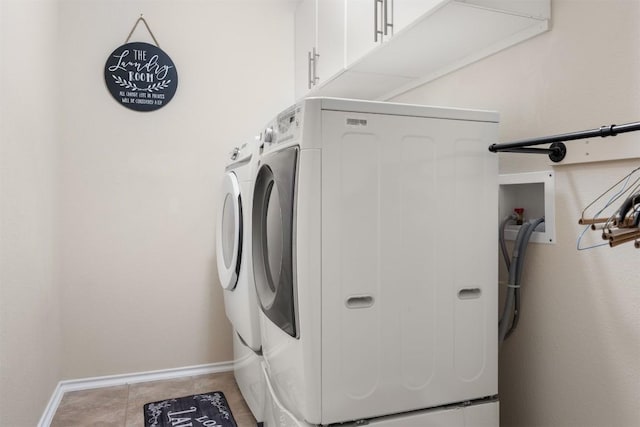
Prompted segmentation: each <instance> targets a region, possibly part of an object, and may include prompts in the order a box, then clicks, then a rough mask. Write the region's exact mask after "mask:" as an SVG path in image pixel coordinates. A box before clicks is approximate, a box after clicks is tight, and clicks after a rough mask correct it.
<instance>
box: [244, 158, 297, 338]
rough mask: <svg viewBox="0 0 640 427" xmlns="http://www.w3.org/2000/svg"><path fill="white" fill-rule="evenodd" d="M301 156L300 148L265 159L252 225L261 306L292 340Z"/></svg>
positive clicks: (260, 172) (255, 199) (257, 184)
mask: <svg viewBox="0 0 640 427" xmlns="http://www.w3.org/2000/svg"><path fill="white" fill-rule="evenodd" d="M297 157H298V148H297V147H289V148H286V149H283V150H282V151H277V152H274V153H270V154H267V155H265V156H263V157H262V166H260V169H259V170H258V174H257V176H256V180H255V187H254V189H253V208H252V222H251V230H252V243H251V248H252V255H253V256H252V259H253V276H254V281H255V286H256V294H257V295H258V301H259V303H260V307H261V309H262V311H263V312H264V313H265V314H266V315H267V317H268V318H269V319H271V321H272V322H273V323H275V324H276V326H278V327H279V328H280V329H282V330H283V331H285V332H286V333H287V334H289V335H291V336H292V337H297V336H298V328H297V322H296V312H297V307H296V295H295V285H294V267H293V252H294V248H293V244H294V242H293V234H294V232H293V228H294V210H295V185H296V183H295V177H296V165H297Z"/></svg>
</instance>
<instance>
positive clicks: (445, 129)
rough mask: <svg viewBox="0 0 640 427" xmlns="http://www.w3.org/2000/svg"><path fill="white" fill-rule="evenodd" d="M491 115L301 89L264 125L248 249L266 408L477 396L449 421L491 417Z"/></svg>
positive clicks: (304, 415)
mask: <svg viewBox="0 0 640 427" xmlns="http://www.w3.org/2000/svg"><path fill="white" fill-rule="evenodd" d="M497 126H498V115H497V113H494V112H487V111H478V110H462V109H451V108H440V107H426V106H418V105H406V104H396V103H383V102H371V101H357V100H344V99H335V98H307V99H305V100H303V101H302V102H300V103H299V104H296V105H294V106H293V107H291V108H290V109H288V110H286V111H284V112H282V113H281V114H279V115H278V116H277V118H276V119H275V120H273V121H272V122H271V123H270V124H269V125H268V126H267V127H266V128H265V129H264V130H263V132H262V137H261V138H262V139H261V142H262V148H261V152H260V155H259V157H258V163H257V173H256V178H255V186H254V195H253V205H252V210H253V212H252V216H251V217H252V234H253V245H252V261H253V273H254V280H255V286H256V292H257V296H258V303H259V306H260V328H261V337H262V351H263V357H264V372H265V378H266V379H267V381H268V384H269V387H268V390H267V393H271V394H270V396H269V397H268V398H267V405H269V404H270V402H277V403H278V404H277V405H276V404H271V406H272V411H275V412H278V411H281V410H280V409H278V408H279V407H282V408H284V409H285V410H286V411H287V412H286V414H287V416H290V417H292V418H293V419H295V420H297V421H298V422H300V423H304V424H302V425H307V424H310V425H328V424H332V423H345V422H354V423H360V424H362V423H365V422H367V423H373V422H374V421H375V422H376V423H378V425H380V426H383V425H387V424H385V423H391V424H388V425H405V424H402V422H409V419H408V418H407V419H405V420H404V421H389V420H390V419H391V418H393V419H395V420H397V419H398V417H400V418H401V417H405V416H407V417H408V416H410V414H414V415H412V416H415V414H416V413H417V412H416V411H418V412H419V411H442V410H445V409H446V408H449V409H446V410H449V411H451V410H453V411H460V410H462V409H460V408H464V407H467V406H473V407H474V408H475V409H474V410H473V411H470V410H467V411H466V412H464V410H463V411H462V412H456V414H462V413H464V414H466V415H465V416H463V417H460V416H458V417H454V418H453V419H459V420H462V421H460V422H458V423H457V424H456V423H454V424H451V426H460V427H462V426H467V425H469V426H471V425H483V426H485V425H486V426H489V425H491V426H497V425H498V411H497V406H498V402H497V392H498V366H497V362H498V341H497V327H496V325H497V322H498V314H497V313H498V297H497V292H498V290H497V283H498V280H497V276H498V272H497V266H498V260H497V251H496V250H495V248H496V247H497V246H496V245H497V237H496V236H497V233H495V230H494V227H493V224H494V222H495V221H494V220H495V217H496V209H497V206H498V194H497V189H498V185H497V176H498V170H497V158H496V156H494V155H491V153H489V152H488V150H487V146H488V145H489V144H490V143H492V142H493V141H496V140H497V137H498V128H497ZM451 408H455V409H451ZM484 408H488V409H484ZM267 411H268V410H265V413H266V412H267ZM425 413H426V412H425ZM476 413H478V414H480V413H481V414H483V417H484V418H483V419H482V420H480V419H479V418H478V420H476V421H477V423H476V424H474V422H476V421H474V420H473V419H472V418H473V417H474V415H473V414H476ZM425 416H426V415H425ZM478 417H479V416H478ZM468 418H471V419H470V420H469V419H468ZM401 419H402V418H401ZM434 419H435V418H434ZM425 420H427V418H424V419H418V421H415V419H414V421H415V423H414V424H413V425H419V424H420V423H421V422H426V421H425ZM465 420H467V421H465ZM393 422H395V423H396V424H393ZM398 423H400V424H398ZM416 423H417V424H416ZM406 425H411V423H409V424H406ZM423 425H424V424H423ZM267 427H268V422H267Z"/></svg>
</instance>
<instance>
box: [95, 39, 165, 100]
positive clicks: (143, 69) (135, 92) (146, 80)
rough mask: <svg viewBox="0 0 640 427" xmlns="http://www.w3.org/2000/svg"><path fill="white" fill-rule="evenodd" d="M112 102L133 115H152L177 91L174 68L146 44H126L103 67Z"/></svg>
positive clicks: (160, 52) (160, 50) (152, 47)
mask: <svg viewBox="0 0 640 427" xmlns="http://www.w3.org/2000/svg"><path fill="white" fill-rule="evenodd" d="M104 81H105V83H106V85H107V88H108V89H109V92H111V95H112V96H113V98H114V99H115V100H116V101H118V102H119V103H120V104H121V105H123V106H125V107H127V108H130V109H132V110H136V111H154V110H157V109H159V108H162V107H164V106H165V105H167V104H168V103H169V101H171V99H172V98H173V95H174V94H175V93H176V89H177V87H178V72H177V70H176V66H175V64H174V63H173V61H172V60H171V58H170V57H169V55H167V54H166V53H165V52H164V51H163V50H162V49H160V48H159V47H158V46H154V45H152V44H149V43H143V42H134V43H126V44H123V45H122V46H120V47H119V48H117V49H116V50H114V51H113V52H112V53H111V55H109V58H108V59H107V62H106V64H105V66H104Z"/></svg>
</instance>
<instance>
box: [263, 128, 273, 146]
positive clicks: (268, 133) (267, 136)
mask: <svg viewBox="0 0 640 427" xmlns="http://www.w3.org/2000/svg"><path fill="white" fill-rule="evenodd" d="M264 142H268V143H269V144H271V143H272V142H273V128H266V129H265V130H264Z"/></svg>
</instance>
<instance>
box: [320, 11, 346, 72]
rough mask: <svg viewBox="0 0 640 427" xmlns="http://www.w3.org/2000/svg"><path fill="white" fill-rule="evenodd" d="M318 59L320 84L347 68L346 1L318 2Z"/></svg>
mask: <svg viewBox="0 0 640 427" xmlns="http://www.w3.org/2000/svg"><path fill="white" fill-rule="evenodd" d="M316 10H317V23H318V30H317V44H316V50H317V52H318V54H319V55H320V56H319V57H318V58H317V64H316V70H315V71H316V73H315V75H316V77H318V83H322V82H324V81H326V80H327V79H328V78H330V77H331V76H333V75H334V74H336V73H338V72H339V71H341V70H342V69H344V67H345V58H344V53H345V22H344V17H345V0H317V9H316Z"/></svg>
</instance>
